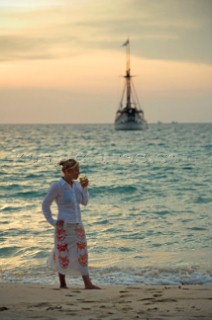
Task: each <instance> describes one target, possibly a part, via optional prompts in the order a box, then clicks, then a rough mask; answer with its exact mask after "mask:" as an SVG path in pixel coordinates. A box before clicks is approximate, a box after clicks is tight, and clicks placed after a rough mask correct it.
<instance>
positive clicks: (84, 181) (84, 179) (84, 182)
mask: <svg viewBox="0 0 212 320" xmlns="http://www.w3.org/2000/svg"><path fill="white" fill-rule="evenodd" d="M79 181H80V184H81V186H82V187H83V188H85V187H87V186H88V184H89V180H88V178H87V177H86V176H84V177H80V179H79Z"/></svg>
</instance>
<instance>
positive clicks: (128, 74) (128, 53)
mask: <svg viewBox="0 0 212 320" xmlns="http://www.w3.org/2000/svg"><path fill="white" fill-rule="evenodd" d="M123 46H126V75H125V79H126V87H127V105H126V108H127V109H130V108H131V74H130V39H129V38H128V39H127V41H126V42H125V43H124V44H123Z"/></svg>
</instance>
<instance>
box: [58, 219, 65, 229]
mask: <svg viewBox="0 0 212 320" xmlns="http://www.w3.org/2000/svg"><path fill="white" fill-rule="evenodd" d="M56 226H57V227H59V228H62V227H63V226H64V221H63V220H57V222H56Z"/></svg>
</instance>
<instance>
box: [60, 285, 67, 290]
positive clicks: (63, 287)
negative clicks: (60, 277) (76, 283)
mask: <svg viewBox="0 0 212 320" xmlns="http://www.w3.org/2000/svg"><path fill="white" fill-rule="evenodd" d="M60 289H68V287H67V286H60Z"/></svg>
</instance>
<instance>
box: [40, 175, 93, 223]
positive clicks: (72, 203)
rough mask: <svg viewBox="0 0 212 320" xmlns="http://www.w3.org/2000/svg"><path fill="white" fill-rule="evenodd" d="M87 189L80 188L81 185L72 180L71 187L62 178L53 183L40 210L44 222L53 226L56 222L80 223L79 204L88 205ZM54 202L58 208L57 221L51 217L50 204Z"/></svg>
mask: <svg viewBox="0 0 212 320" xmlns="http://www.w3.org/2000/svg"><path fill="white" fill-rule="evenodd" d="M88 197H89V196H88V189H87V187H85V188H82V186H81V184H80V183H79V182H78V181H76V180H74V181H73V183H72V185H70V184H68V183H67V182H66V181H65V180H64V179H63V178H61V179H60V180H59V181H58V182H54V183H53V184H52V185H51V187H50V188H49V191H48V193H47V195H46V197H45V198H44V200H43V203H42V210H43V214H44V216H45V218H46V220H47V221H48V222H49V223H50V224H51V225H53V226H55V225H56V222H57V220H63V221H64V222H65V223H81V222H82V219H81V210H80V204H83V205H86V204H87V203H88ZM53 201H55V202H56V203H57V207H58V214H57V220H55V219H54V218H53V216H52V211H51V204H52V203H53Z"/></svg>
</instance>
